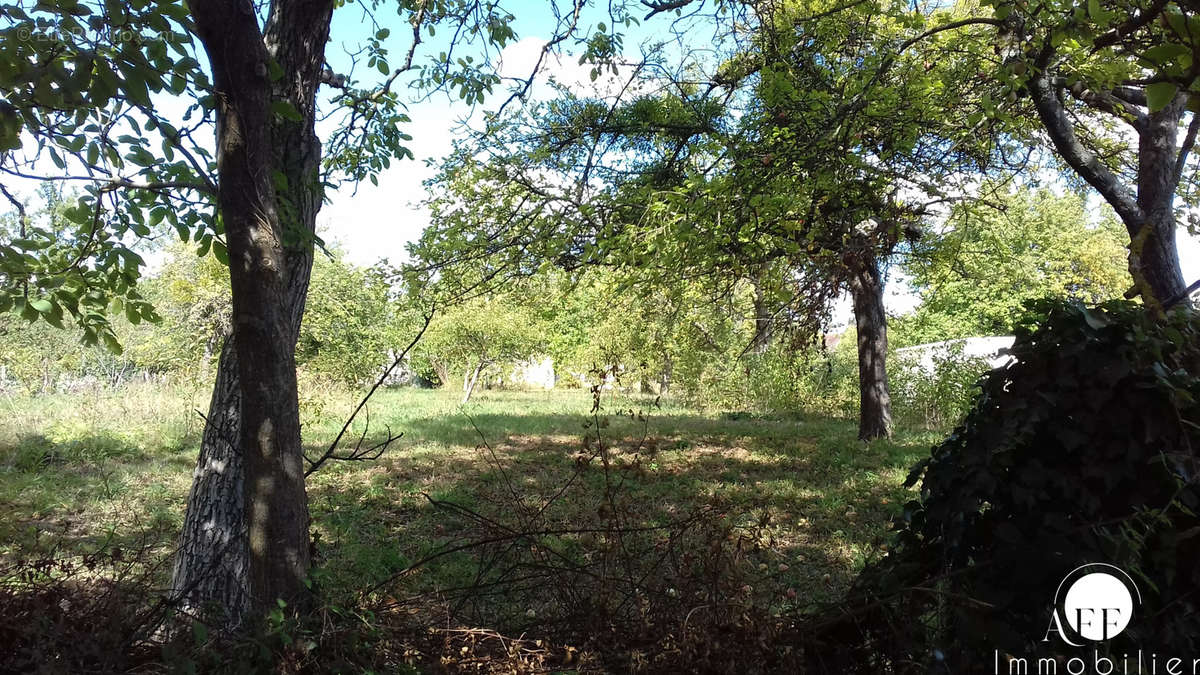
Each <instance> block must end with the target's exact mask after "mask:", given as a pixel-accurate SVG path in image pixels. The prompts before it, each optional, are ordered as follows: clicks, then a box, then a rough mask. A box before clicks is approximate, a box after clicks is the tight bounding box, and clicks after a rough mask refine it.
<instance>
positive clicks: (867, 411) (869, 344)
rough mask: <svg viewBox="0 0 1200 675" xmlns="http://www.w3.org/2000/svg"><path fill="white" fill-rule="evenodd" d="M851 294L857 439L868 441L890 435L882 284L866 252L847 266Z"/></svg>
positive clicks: (890, 409)
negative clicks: (855, 338)
mask: <svg viewBox="0 0 1200 675" xmlns="http://www.w3.org/2000/svg"><path fill="white" fill-rule="evenodd" d="M850 294H851V296H852V298H853V300H854V325H855V329H856V331H857V333H858V391H859V413H858V437H859V439H861V440H864V441H867V440H871V439H873V438H880V437H888V436H891V435H892V397H891V394H890V393H889V392H888V375H887V314H886V313H885V312H884V308H883V280H882V278H881V277H880V273H879V262H878V260H877V259H876V258H875V256H874V255H872V254H870V253H869V252H868V253H863V254H861V256H859V257H858V258H856V259H855V260H854V261H853V262H852V263H851V264H850Z"/></svg>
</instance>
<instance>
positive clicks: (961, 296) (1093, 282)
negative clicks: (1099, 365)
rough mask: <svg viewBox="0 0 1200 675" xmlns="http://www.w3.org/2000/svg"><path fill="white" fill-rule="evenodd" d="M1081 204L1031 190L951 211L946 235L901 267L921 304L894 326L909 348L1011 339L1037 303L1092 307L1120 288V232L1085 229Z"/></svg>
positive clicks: (1106, 224)
mask: <svg viewBox="0 0 1200 675" xmlns="http://www.w3.org/2000/svg"><path fill="white" fill-rule="evenodd" d="M1088 216H1089V214H1088V212H1087V209H1086V202H1085V199H1084V198H1083V197H1082V196H1081V195H1075V194H1067V195H1064V196H1061V197H1058V196H1055V195H1054V194H1052V193H1051V192H1049V191H1047V190H1033V189H1030V188H1024V189H1018V190H1012V191H1010V192H1008V193H1002V194H1001V195H1000V196H999V198H998V199H997V200H996V201H994V202H992V201H989V202H988V203H981V202H977V203H973V204H960V205H957V206H956V207H955V208H954V209H953V210H952V211H951V213H950V215H949V217H948V218H947V220H946V224H945V227H946V229H945V231H943V232H941V233H939V234H938V235H937V236H930V239H931V241H930V242H927V243H926V244H924V245H923V246H922V247H921V250H920V251H917V252H914V253H913V255H911V256H910V257H909V258H908V259H907V260H906V261H905V263H904V267H903V268H904V271H905V272H906V273H907V274H908V275H910V277H911V279H912V282H911V283H912V286H913V288H914V289H915V290H916V291H917V292H918V293H919V294H920V296H921V305H920V306H919V307H918V308H917V311H916V313H915V315H914V316H912V317H905V318H904V319H902V320H901V324H902V325H903V329H902V330H903V332H904V334H905V339H906V341H907V342H909V343H919V342H931V341H935V340H946V339H952V338H960V337H971V336H978V335H1009V334H1012V332H1013V330H1014V328H1015V325H1016V323H1015V322H1016V321H1017V317H1018V316H1019V315H1020V314H1021V312H1022V311H1023V310H1022V306H1023V305H1024V304H1025V303H1026V302H1027V301H1029V300H1033V299H1036V298H1063V299H1067V298H1072V299H1077V300H1081V301H1084V302H1088V303H1099V302H1103V301H1105V300H1112V299H1115V298H1119V297H1120V296H1121V294H1122V293H1123V292H1124V290H1125V289H1126V288H1127V287H1128V278H1129V277H1128V274H1127V272H1126V271H1125V270H1124V264H1123V261H1124V259H1125V255H1126V251H1125V247H1124V246H1123V245H1122V241H1123V239H1124V232H1123V230H1122V228H1121V225H1120V223H1118V222H1117V221H1116V219H1115V218H1113V217H1112V215H1111V213H1109V214H1105V215H1104V216H1103V217H1101V218H1099V219H1098V220H1097V221H1096V222H1091V221H1090V219H1089V217H1088Z"/></svg>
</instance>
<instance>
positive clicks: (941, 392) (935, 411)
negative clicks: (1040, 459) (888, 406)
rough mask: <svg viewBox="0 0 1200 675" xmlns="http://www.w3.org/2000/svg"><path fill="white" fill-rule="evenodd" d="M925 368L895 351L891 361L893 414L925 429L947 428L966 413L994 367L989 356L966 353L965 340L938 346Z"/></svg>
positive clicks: (889, 369) (889, 373)
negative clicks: (964, 348) (986, 374)
mask: <svg viewBox="0 0 1200 675" xmlns="http://www.w3.org/2000/svg"><path fill="white" fill-rule="evenodd" d="M930 361H931V364H932V369H931V370H926V369H925V368H923V367H921V365H920V364H919V363H916V362H915V360H914V359H913V358H911V357H909V355H907V354H893V355H891V357H890V362H889V364H888V376H889V378H888V379H889V381H890V382H889V384H890V385H891V394H892V410H893V414H894V415H895V416H896V417H897V418H898V419H899V420H901V421H902V422H903V423H905V424H908V425H910V426H914V427H923V428H925V429H947V428H950V427H953V426H954V425H956V424H958V422H959V421H960V420H962V418H963V416H964V415H966V413H967V411H968V410H969V409H970V407H971V403H972V402H973V401H974V399H975V393H976V392H977V391H978V384H979V379H980V378H981V377H982V376H983V375H984V373H986V372H987V371H989V370H991V365H990V364H989V363H988V360H987V359H984V358H978V357H975V358H972V357H969V356H967V355H965V354H964V353H963V344H962V343H954V342H952V343H950V344H948V345H945V346H943V347H941V348H935V350H934V352H933V353H932V354H931V358H930Z"/></svg>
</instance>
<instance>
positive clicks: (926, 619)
mask: <svg viewBox="0 0 1200 675" xmlns="http://www.w3.org/2000/svg"><path fill="white" fill-rule="evenodd" d="M1012 353H1013V355H1014V356H1015V357H1016V359H1017V361H1016V363H1014V364H1011V365H1009V366H1008V367H1006V368H1003V369H998V370H996V371H993V372H992V373H990V374H989V375H988V376H987V377H986V378H985V379H984V381H983V382H982V390H981V392H980V393H979V395H978V396H977V397H976V398H975V400H974V404H973V406H972V408H971V410H970V412H969V414H968V415H967V417H966V419H965V420H964V421H963V422H962V424H961V425H959V426H958V427H957V428H956V429H955V430H954V432H953V433H952V434H951V435H950V436H949V437H948V438H947V439H946V440H945V441H944V442H943V443H942V444H941V445H939V446H938V447H936V448H934V450H933V452H932V454H931V456H930V457H929V458H927V459H925V460H924V461H922V462H921V463H920V464H918V465H917V466H916V467H915V468H914V469H913V471H912V473H911V475H910V476H909V480H908V482H909V484H910V485H912V484H915V483H916V482H918V481H920V482H921V490H920V496H919V498H918V499H916V500H914V501H912V502H910V503H909V504H908V505H907V506H906V508H905V511H904V516H903V519H902V520H901V521H900V522H899V523H898V535H897V540H896V544H895V546H894V547H893V550H892V552H891V553H890V554H888V556H887V557H886V558H884V559H883V560H882V561H880V562H878V563H876V564H874V565H871V566H868V567H867V568H866V569H865V570H864V572H863V574H862V576H861V577H860V580H859V582H858V584H857V588H856V590H855V592H854V594H853V595H852V598H853V600H854V603H855V604H856V606H857V607H859V608H861V609H862V611H861V613H860V614H859V615H858V616H856V619H855V620H856V622H862V621H865V624H859V625H865V626H867V630H866V632H867V635H868V637H867V639H863V636H862V635H861V633H858V634H856V636H855V637H852V638H850V637H846V638H845V639H848V640H851V641H852V642H853V643H854V644H858V645H863V647H862V648H863V649H866V650H871V651H873V652H874V655H873V656H870V655H864V654H863V653H861V652H860V653H858V654H857V655H855V656H853V657H848V658H851V659H852V660H853V662H856V663H859V664H864V663H870V662H871V661H872V659H879V658H883V659H885V660H887V661H890V662H891V663H901V662H908V663H913V664H924V665H923V666H921V667H920V671H921V672H928V671H927V670H926V668H929V667H931V665H932V664H931V663H930V661H931V659H933V658H942V659H945V660H946V664H945V670H944V671H943V672H964V671H971V670H974V669H978V667H979V664H981V663H983V662H984V661H985V660H986V661H987V663H988V664H989V665H988V667H989V668H991V665H990V664H991V659H992V654H993V650H999V654H1001V655H1003V654H1005V653H1009V654H1016V655H1021V654H1033V653H1037V654H1039V655H1040V656H1061V655H1062V653H1063V651H1064V649H1065V648H1066V647H1065V645H1064V643H1062V642H1059V641H1057V639H1056V638H1054V637H1053V636H1052V637H1051V642H1049V643H1046V642H1042V639H1043V637H1045V636H1046V634H1047V625H1048V624H1049V621H1050V618H1051V615H1050V611H1049V607H1050V606H1051V604H1052V599H1053V597H1054V594H1055V592H1056V587H1057V585H1058V584H1059V583H1060V581H1061V580H1062V579H1063V578H1064V576H1065V575H1066V574H1067V573H1068V572H1070V571H1071V570H1073V569H1075V568H1076V567H1078V566H1079V565H1082V564H1085V563H1093V562H1105V563H1111V564H1114V565H1116V566H1117V567H1119V568H1121V569H1122V570H1124V571H1126V572H1128V573H1129V574H1130V575H1132V577H1133V578H1135V579H1137V582H1138V585H1139V588H1140V591H1141V594H1142V600H1143V602H1142V605H1141V607H1140V609H1135V616H1134V620H1133V622H1132V623H1131V624H1130V625H1129V627H1128V629H1127V630H1125V632H1123V633H1121V634H1120V635H1119V636H1118V637H1117V638H1116V639H1113V640H1110V641H1109V642H1106V643H1102V644H1098V645H1091V646H1089V649H1088V652H1087V653H1088V654H1091V647H1095V648H1096V649H1098V650H1100V653H1101V654H1103V653H1105V651H1108V652H1109V653H1111V654H1115V655H1118V657H1119V655H1120V654H1122V653H1130V654H1132V653H1134V652H1135V651H1136V650H1137V649H1143V650H1145V652H1146V653H1150V652H1151V650H1153V649H1157V650H1158V652H1159V653H1160V654H1162V653H1169V654H1171V655H1179V656H1181V657H1182V656H1187V655H1191V656H1195V655H1196V652H1197V651H1198V650H1197V647H1200V635H1198V634H1197V632H1196V630H1195V624H1194V622H1195V618H1194V616H1195V612H1196V611H1197V609H1198V607H1197V605H1198V604H1200V597H1198V596H1197V591H1198V590H1200V568H1197V566H1196V564H1195V561H1196V560H1197V559H1198V557H1200V537H1197V536H1196V534H1197V533H1198V532H1200V518H1198V517H1197V515H1196V514H1197V512H1198V509H1200V486H1198V485H1197V483H1196V476H1197V461H1196V455H1195V450H1194V449H1195V448H1200V403H1198V401H1200V316H1198V315H1197V314H1196V313H1195V312H1193V311H1191V310H1177V311H1175V312H1173V313H1171V314H1170V315H1169V316H1168V317H1167V318H1165V319H1161V318H1156V317H1154V316H1153V315H1152V314H1151V313H1150V312H1148V311H1147V310H1146V309H1145V308H1143V307H1141V306H1139V305H1135V304H1132V303H1126V302H1114V303H1107V304H1105V305H1102V306H1101V307H1099V308H1093V309H1088V308H1085V307H1083V306H1081V305H1077V304H1064V303H1061V302H1052V301H1041V302H1037V303H1034V304H1032V305H1031V313H1030V314H1029V316H1028V317H1027V318H1026V319H1025V322H1024V323H1023V324H1022V325H1021V326H1020V327H1019V328H1018V330H1017V336H1016V343H1015V345H1014V346H1013V348H1012ZM864 617H865V618H864ZM847 626H849V623H845V624H843V627H847ZM856 631H857V629H856ZM880 652H882V654H880ZM931 655H932V656H931ZM1191 656H1189V658H1191ZM877 662H878V661H876V663H877ZM914 667H916V666H914ZM940 667H941V666H939V668H940Z"/></svg>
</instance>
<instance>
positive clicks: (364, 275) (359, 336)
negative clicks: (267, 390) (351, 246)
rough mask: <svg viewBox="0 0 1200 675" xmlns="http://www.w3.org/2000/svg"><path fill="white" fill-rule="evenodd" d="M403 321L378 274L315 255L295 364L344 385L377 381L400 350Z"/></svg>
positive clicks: (402, 343)
mask: <svg viewBox="0 0 1200 675" xmlns="http://www.w3.org/2000/svg"><path fill="white" fill-rule="evenodd" d="M402 328H403V326H402V325H401V319H400V317H399V315H398V314H397V310H396V306H395V304H394V303H393V302H392V301H391V298H390V296H389V287H388V285H387V283H386V282H385V281H384V280H383V278H382V277H381V276H380V275H379V274H378V273H377V272H376V271H374V270H370V269H361V268H357V267H354V266H352V265H350V264H349V263H347V262H346V261H345V260H344V259H342V258H341V257H338V256H337V255H336V254H335V257H334V258H333V259H329V258H327V257H325V256H317V258H316V260H315V261H314V263H313V273H312V283H311V285H310V286H309V291H308V301H307V303H306V305H305V311H304V322H303V323H302V324H301V325H300V338H299V340H298V341H297V345H296V363H297V364H298V365H300V366H302V367H303V368H306V369H310V370H312V371H314V372H316V373H321V374H323V375H326V376H328V377H331V378H333V379H334V380H336V381H338V382H341V383H343V384H346V385H351V386H353V385H362V384H366V383H368V382H373V381H374V380H375V379H376V378H377V377H379V375H381V374H382V373H383V368H384V367H385V366H386V365H388V364H389V363H390V361H391V359H390V358H389V353H390V352H389V350H393V349H395V350H399V349H402V348H403V346H404V344H406V343H407V340H406V338H405V336H404V335H401V334H400V333H401V332H402V331H401V329H402Z"/></svg>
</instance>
